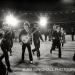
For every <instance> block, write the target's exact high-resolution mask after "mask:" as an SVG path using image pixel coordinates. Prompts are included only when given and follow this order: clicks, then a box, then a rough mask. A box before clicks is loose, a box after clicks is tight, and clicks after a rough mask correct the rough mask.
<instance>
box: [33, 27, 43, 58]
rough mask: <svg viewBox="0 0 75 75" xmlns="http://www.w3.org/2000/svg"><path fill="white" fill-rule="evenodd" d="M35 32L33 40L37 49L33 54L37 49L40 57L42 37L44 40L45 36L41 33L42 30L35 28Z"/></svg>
mask: <svg viewBox="0 0 75 75" xmlns="http://www.w3.org/2000/svg"><path fill="white" fill-rule="evenodd" d="M35 31H36V32H35V33H34V34H33V42H34V46H35V49H33V50H32V52H33V54H34V52H35V51H37V57H38V58H40V50H39V48H40V39H41V40H42V41H43V38H42V36H41V33H40V31H39V30H38V29H37V28H35Z"/></svg>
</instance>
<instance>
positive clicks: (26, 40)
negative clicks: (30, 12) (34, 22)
mask: <svg viewBox="0 0 75 75" xmlns="http://www.w3.org/2000/svg"><path fill="white" fill-rule="evenodd" d="M25 36H27V37H26V38H25ZM30 36H31V35H30V30H29V23H24V29H23V30H22V31H21V32H20V34H19V42H20V43H21V44H22V61H24V53H25V49H26V47H27V48H28V52H29V59H30V63H33V57H32V52H31V40H30V39H31V38H30Z"/></svg>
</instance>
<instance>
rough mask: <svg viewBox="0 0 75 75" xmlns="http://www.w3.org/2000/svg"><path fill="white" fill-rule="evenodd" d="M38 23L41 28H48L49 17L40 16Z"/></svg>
mask: <svg viewBox="0 0 75 75" xmlns="http://www.w3.org/2000/svg"><path fill="white" fill-rule="evenodd" d="M38 23H39V25H40V26H41V27H46V26H47V24H48V17H46V16H40V17H39V22H38Z"/></svg>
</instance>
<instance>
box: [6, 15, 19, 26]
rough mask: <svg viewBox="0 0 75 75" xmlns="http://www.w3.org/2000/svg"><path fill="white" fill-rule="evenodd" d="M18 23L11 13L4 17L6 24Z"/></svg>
mask: <svg viewBox="0 0 75 75" xmlns="http://www.w3.org/2000/svg"><path fill="white" fill-rule="evenodd" d="M18 23H19V21H18V20H17V18H15V17H14V16H13V15H12V14H10V15H7V16H6V17H5V24H8V25H10V26H16V25H17V24H18Z"/></svg>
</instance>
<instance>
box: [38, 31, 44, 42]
mask: <svg viewBox="0 0 75 75" xmlns="http://www.w3.org/2000/svg"><path fill="white" fill-rule="evenodd" d="M39 37H40V39H41V40H42V41H44V40H43V38H42V36H41V33H40V32H39Z"/></svg>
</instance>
